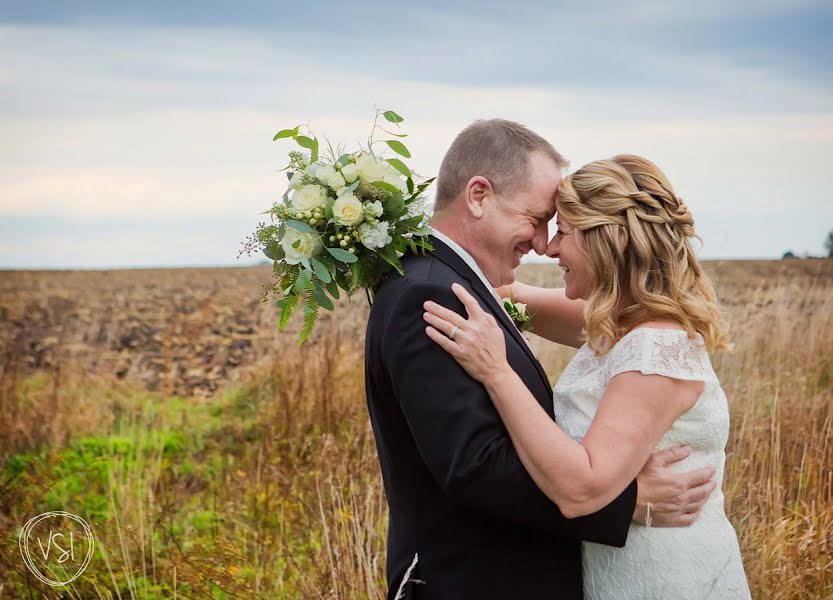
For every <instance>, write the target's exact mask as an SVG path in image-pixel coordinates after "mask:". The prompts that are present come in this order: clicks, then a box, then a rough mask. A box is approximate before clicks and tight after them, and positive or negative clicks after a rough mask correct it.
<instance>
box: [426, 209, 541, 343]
mask: <svg viewBox="0 0 833 600" xmlns="http://www.w3.org/2000/svg"><path fill="white" fill-rule="evenodd" d="M429 229H430V230H431V235H433V236H434V237H435V238H437V239H438V240H440V241H441V242H442V243H444V244H445V245H446V246H448V247H449V248H451V249H452V250H454V252H455V253H456V254H457V255H458V256H459V257H460V258H462V259H463V262H464V263H466V264H467V265H468V266H469V268H471V270H472V271H474V274H475V275H477V276H478V277H479V278H480V281H482V282H483V285H485V286H486V289H487V290H489V291H490V292H492V296H494V297H495V300H497V304H498V306H500V308H501V310H502V311H503V312H504V313H506V316H507V317H509V321H510V322H511V323H512V324H513V325H514V321H512V317H511V316H510V315H509V312H508V311H507V310H506V307H505V306H503V298H501V297H500V295H498V293H497V292H496V291H495V288H494V286H492V283H491V282H490V281H489V280H488V279H487V278H486V274H485V273H484V272H483V269H481V268H480V265H478V264H477V261H476V260H474V257H473V256H472V255H471V254H469V253H468V252H467V251H466V249H465V248H463V247H462V246H461V245H460V244H458V243H457V242H455V241H454V240H452V239H451V238H450V237H448V236H447V235H445V234H444V233H443V232H441V231H438V230H437V229H435V228H434V227H431V226H430V225H429ZM521 337H522V338H523V339H524V341H525V342H526V344H527V345H528V346H529V345H530V344H529V340H528V339H526V336H524V335H523V332H521ZM530 347H531V346H530Z"/></svg>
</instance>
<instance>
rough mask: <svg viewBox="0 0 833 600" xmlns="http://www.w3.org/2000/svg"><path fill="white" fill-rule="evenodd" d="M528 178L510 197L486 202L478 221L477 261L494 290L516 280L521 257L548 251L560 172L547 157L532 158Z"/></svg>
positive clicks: (534, 156) (533, 155) (474, 251)
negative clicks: (532, 251) (549, 231)
mask: <svg viewBox="0 0 833 600" xmlns="http://www.w3.org/2000/svg"><path fill="white" fill-rule="evenodd" d="M528 170H529V179H528V181H526V182H525V183H526V185H521V186H519V188H520V189H518V190H516V191H515V193H514V194H513V195H512V196H510V197H501V196H499V195H498V194H495V193H493V194H492V196H491V197H490V198H489V201H488V202H484V212H483V217H482V218H481V219H480V220H479V222H478V227H477V229H478V231H477V233H476V244H475V245H476V248H474V247H472V248H470V252H471V254H472V255H473V256H474V259H475V260H476V261H477V263H478V264H479V265H480V267H481V268H482V269H483V272H484V273H485V275H486V277H487V278H488V279H489V281H490V282H491V284H492V285H493V286H494V287H500V286H502V285H508V284H510V283H512V282H513V281H514V280H515V269H516V268H517V267H518V265H520V264H521V257H522V256H523V255H524V254H527V253H528V252H529V251H530V250H535V251H536V252H537V253H538V254H543V253H544V252H545V251H546V248H547V236H548V231H547V223H549V221H550V219H552V217H553V215H554V214H555V200H556V195H557V193H558V186H559V184H560V183H561V169H559V167H558V165H556V164H555V162H553V160H552V159H551V158H549V157H548V156H547V155H546V154H543V153H540V152H533V153H532V154H530V155H529V163H528Z"/></svg>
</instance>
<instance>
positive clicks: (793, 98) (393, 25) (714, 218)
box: [0, 0, 833, 269]
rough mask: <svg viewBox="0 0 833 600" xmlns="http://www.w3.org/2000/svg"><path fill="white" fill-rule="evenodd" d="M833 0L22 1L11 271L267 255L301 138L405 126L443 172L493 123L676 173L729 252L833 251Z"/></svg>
mask: <svg viewBox="0 0 833 600" xmlns="http://www.w3.org/2000/svg"><path fill="white" fill-rule="evenodd" d="M831 31H833V5H831V3H830V2H812V1H806V2H805V1H795V0H793V1H790V2H782V1H778V2H775V1H770V0H759V1H756V2H743V1H736V2H725V1H723V0H720V1H714V0H704V1H701V2H698V3H691V2H682V1H678V0H670V1H669V0H664V1H658V0H657V1H653V0H651V1H648V0H636V1H634V2H628V3H621V2H559V3H552V2H535V1H531V2H524V3H518V2H515V3H507V2H492V1H490V0H486V1H482V0H481V1H478V2H474V1H467V2H434V1H428V2H420V3H413V2H410V3H401V4H400V3H397V2H376V3H371V2H364V1H362V0H355V1H354V2H351V3H335V2H325V1H322V2H315V3H311V2H308V3H300V2H292V3H281V2H273V3H264V2H251V1H238V2H236V3H228V2H218V1H213V0H212V1H204V2H193V1H182V2H170V1H166V2H159V1H153V0H148V1H145V2H141V3H139V2H117V1H114V0H110V1H107V2H83V3H80V2H73V1H71V0H69V1H54V2H37V3H35V2H12V3H2V4H0V140H2V142H0V269H1V268H110V267H143V266H184V265H244V264H252V262H254V261H255V260H258V259H247V258H245V257H243V258H237V255H238V251H239V249H240V246H241V242H242V240H243V239H244V238H245V237H246V235H247V234H249V233H250V232H252V231H253V230H254V228H255V226H256V224H257V223H258V221H260V220H262V219H263V217H262V216H261V215H260V214H259V213H261V212H262V211H264V210H267V209H268V208H269V207H270V206H271V205H272V203H273V202H274V201H275V200H277V199H278V198H279V197H280V196H281V194H282V193H283V191H284V189H285V185H286V177H285V176H284V174H283V173H281V172H279V169H281V168H282V167H283V166H285V164H286V153H287V152H288V151H289V150H290V149H292V145H291V144H290V143H289V142H287V141H285V140H284V141H281V142H273V141H272V136H273V135H274V134H275V132H277V131H278V130H279V129H283V128H285V127H294V126H295V125H298V124H299V123H307V124H309V126H310V127H311V128H312V130H313V131H314V132H316V134H318V136H319V137H322V138H323V137H324V136H326V137H327V138H328V139H329V140H331V141H332V142H334V143H338V142H341V143H344V144H346V145H348V146H352V145H354V144H357V143H359V142H363V141H364V140H366V138H367V135H368V134H369V131H370V127H371V125H372V120H373V115H374V111H375V108H374V107H380V108H390V109H394V110H396V111H397V112H398V113H399V114H401V115H402V116H403V117H405V122H404V123H403V128H404V130H405V131H406V132H407V133H408V138H406V143H407V145H408V147H409V148H410V150H411V152H412V154H413V156H414V157H413V159H412V160H411V161H410V164H411V165H412V166H413V167H414V168H415V169H416V170H417V171H419V172H420V173H423V174H425V175H433V174H435V173H436V171H437V169H438V168H439V164H440V161H441V160H442V156H443V154H444V152H445V150H446V149H447V148H448V146H449V145H450V144H451V142H452V140H453V139H454V136H455V135H456V134H457V133H458V132H459V131H460V130H461V129H462V128H464V127H465V126H466V125H468V124H469V123H471V122H472V121H474V120H475V119H478V118H489V117H503V118H508V119H512V120H516V121H520V122H522V123H524V124H526V125H528V126H529V127H531V128H532V129H533V130H535V131H537V132H538V133H540V134H541V135H543V136H544V137H546V138H547V139H548V140H550V141H551V142H552V143H553V145H554V146H555V147H556V148H557V149H558V150H559V151H560V152H562V153H563V154H565V155H566V156H567V157H568V158H569V159H570V162H571V169H575V168H578V167H579V166H581V165H582V164H584V163H586V162H589V161H592V160H595V159H600V158H608V157H610V156H613V155H615V154H618V153H621V152H628V153H635V154H641V155H643V156H645V157H647V158H649V159H651V160H652V161H654V162H655V163H657V164H658V165H659V166H660V167H661V168H662V169H663V170H664V171H665V172H666V174H667V175H668V177H669V179H670V180H671V182H672V183H673V185H674V187H675V189H676V191H677V193H678V194H679V195H680V196H682V197H683V198H684V199H685V201H686V203H687V204H688V206H689V208H690V209H691V211H692V213H693V215H694V218H695V227H696V229H697V231H698V233H699V234H700V236H701V237H702V239H703V245H702V249H701V250H700V256H701V257H702V258H704V259H706V258H777V257H780V256H781V255H782V254H783V253H784V252H785V251H786V250H792V251H793V252H795V253H796V254H805V253H808V254H816V255H818V254H821V253H822V252H823V248H822V245H823V242H824V239H825V236H826V234H827V232H828V231H830V230H831V229H833V191H831V186H830V185H829V182H830V176H829V173H830V172H831V167H830V163H831V159H833V61H831V60H830V58H829V57H830V56H833V36H831V35H830V32H831Z"/></svg>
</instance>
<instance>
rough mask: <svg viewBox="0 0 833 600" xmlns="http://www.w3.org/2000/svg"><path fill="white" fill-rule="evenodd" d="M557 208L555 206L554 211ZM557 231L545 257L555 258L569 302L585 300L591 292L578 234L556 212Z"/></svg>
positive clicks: (590, 283)
mask: <svg viewBox="0 0 833 600" xmlns="http://www.w3.org/2000/svg"><path fill="white" fill-rule="evenodd" d="M557 208H558V206H557V205H556V210H557ZM555 222H556V225H557V226H558V230H557V231H556V233H555V236H554V237H553V238H552V239H551V240H550V242H549V244H548V245H547V256H549V257H550V258H557V259H558V264H559V266H560V267H561V269H562V276H563V277H564V292H565V294H566V295H567V297H568V298H569V299H570V300H577V299H578V298H582V299H584V300H587V298H589V297H590V292H591V291H593V290H592V282H591V279H590V273H589V272H588V268H587V258H586V257H585V256H584V253H583V252H582V251H581V248H580V246H579V239H578V236H579V235H580V232H579V231H578V230H576V229H575V228H574V227H573V226H572V225H570V223H568V222H567V221H566V219H564V217H562V216H561V212H560V211H557V212H556V221H555Z"/></svg>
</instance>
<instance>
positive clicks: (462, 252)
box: [429, 226, 503, 307]
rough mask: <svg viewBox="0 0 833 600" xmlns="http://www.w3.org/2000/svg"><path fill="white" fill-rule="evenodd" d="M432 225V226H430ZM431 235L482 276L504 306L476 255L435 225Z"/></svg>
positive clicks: (487, 286)
mask: <svg viewBox="0 0 833 600" xmlns="http://www.w3.org/2000/svg"><path fill="white" fill-rule="evenodd" d="M429 227H430V226H429ZM431 235H433V236H434V237H435V238H437V239H438V240H440V241H441V242H443V243H444V244H445V245H446V246H448V247H449V248H451V249H452V250H454V252H455V253H456V254H457V255H458V256H459V257H460V258H462V259H463V262H465V263H466V264H467V265H468V266H469V268H470V269H471V270H472V271H474V274H475V275H477V276H478V277H479V278H480V281H482V282H483V285H485V286H486V289H487V290H489V291H490V292H491V293H492V295H493V296H494V297H495V298H496V299H497V301H498V304H499V305H500V306H501V307H503V301H502V300H501V299H500V296H498V294H497V292H496V291H495V288H494V286H493V285H492V284H491V282H489V279H488V278H487V277H486V274H485V273H484V272H483V269H481V268H480V265H478V264H477V261H476V260H474V257H473V256H472V255H471V254H469V253H468V252H467V251H466V249H465V248H463V247H462V246H461V245H460V244H458V243H457V242H455V241H454V240H452V239H451V238H450V237H448V236H447V235H445V234H444V233H443V232H441V231H438V230H437V229H435V228H434V227H431Z"/></svg>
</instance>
